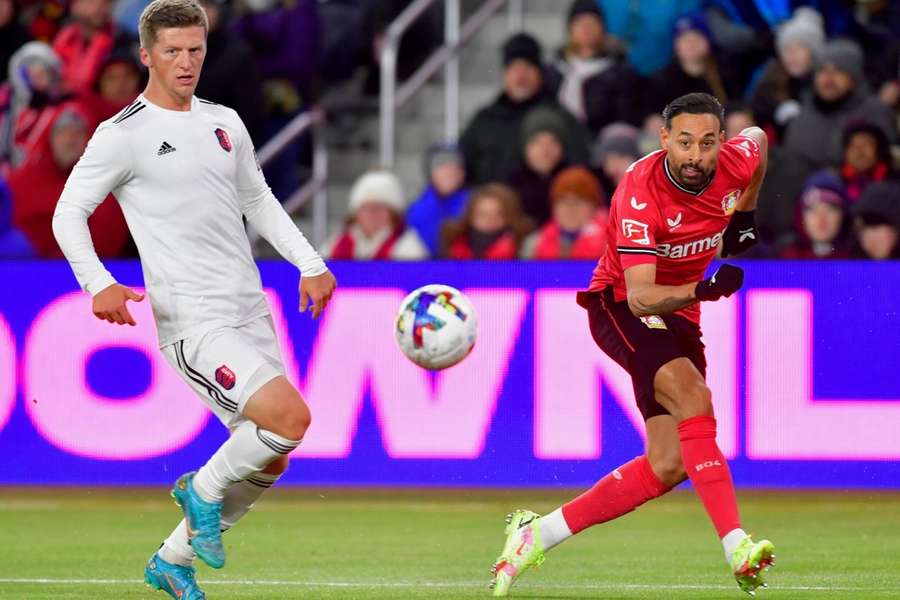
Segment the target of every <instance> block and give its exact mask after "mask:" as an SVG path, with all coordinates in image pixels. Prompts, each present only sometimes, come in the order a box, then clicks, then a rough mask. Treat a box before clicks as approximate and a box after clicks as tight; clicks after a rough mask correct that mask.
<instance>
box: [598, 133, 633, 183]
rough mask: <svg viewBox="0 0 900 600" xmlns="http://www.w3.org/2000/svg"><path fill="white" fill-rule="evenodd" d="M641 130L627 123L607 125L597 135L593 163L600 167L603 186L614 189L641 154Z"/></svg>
mask: <svg viewBox="0 0 900 600" xmlns="http://www.w3.org/2000/svg"><path fill="white" fill-rule="evenodd" d="M640 139H641V132H640V130H639V129H638V128H637V127H634V126H633V125H629V124H627V123H613V124H611V125H607V126H606V127H604V128H603V130H602V131H601V132H600V135H599V136H597V142H596V143H595V144H594V149H593V156H592V158H591V164H592V165H594V167H595V168H597V169H598V171H599V174H600V177H601V181H602V183H603V187H604V188H606V189H607V190H614V189H616V186H617V185H619V182H620V181H621V180H622V177H624V176H625V170H626V169H627V168H628V167H629V166H631V163H633V162H634V161H636V160H637V159H638V158H640V156H641V151H640V149H639V147H638V143H639V141H640Z"/></svg>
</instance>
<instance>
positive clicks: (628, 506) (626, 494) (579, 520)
mask: <svg viewBox="0 0 900 600" xmlns="http://www.w3.org/2000/svg"><path fill="white" fill-rule="evenodd" d="M670 489H672V488H670V487H668V486H666V485H665V484H663V482H661V481H660V480H659V479H658V478H657V477H656V474H655V473H654V472H653V469H651V468H650V462H649V461H647V457H646V456H638V457H637V458H635V459H634V460H632V461H631V462H627V463H625V464H624V465H622V466H621V467H619V468H618V469H616V470H614V471H613V472H612V473H610V474H608V475H607V476H606V477H604V478H603V479H601V480H600V481H598V482H597V484H596V485H594V487H592V488H591V489H589V490H588V491H586V492H585V493H583V494H581V495H580V496H578V497H577V498H575V499H574V500H572V501H571V502H569V503H568V504H565V505H563V507H562V513H563V517H564V518H565V519H566V524H567V525H568V526H569V530H570V531H571V532H572V533H578V532H579V531H582V530H583V529H587V528H588V527H590V526H592V525H599V524H600V523H605V522H606V521H612V520H613V519H616V518H618V517H621V516H622V515H624V514H628V513H630V512H631V511H633V510H634V509H635V508H637V507H638V506H640V505H641V504H643V503H644V502H646V501H647V500H653V499H654V498H658V497H660V496H662V495H663V494H665V493H666V492H668V491H669V490H670Z"/></svg>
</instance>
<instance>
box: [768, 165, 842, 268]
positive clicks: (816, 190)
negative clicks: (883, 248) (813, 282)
mask: <svg viewBox="0 0 900 600" xmlns="http://www.w3.org/2000/svg"><path fill="white" fill-rule="evenodd" d="M846 210H847V197H846V196H845V195H844V186H843V184H842V183H841V180H840V179H838V177H837V176H835V175H834V174H832V173H830V172H828V171H820V172H818V173H815V174H814V175H812V176H811V177H810V178H809V179H808V180H807V182H806V188H805V189H804V190H803V193H802V194H801V195H800V198H799V199H798V202H797V240H796V241H795V242H794V243H793V244H792V245H790V246H788V247H787V248H785V249H784V250H782V251H781V252H780V253H779V255H780V257H781V258H848V257H849V256H850V249H849V244H848V241H847V233H848V227H847V226H846V225H847V220H846V219H845V217H846Z"/></svg>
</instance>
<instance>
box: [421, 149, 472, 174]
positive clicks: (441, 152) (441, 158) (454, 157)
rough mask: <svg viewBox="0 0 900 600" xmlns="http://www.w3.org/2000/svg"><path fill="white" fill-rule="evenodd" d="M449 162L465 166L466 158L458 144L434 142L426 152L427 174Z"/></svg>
mask: <svg viewBox="0 0 900 600" xmlns="http://www.w3.org/2000/svg"><path fill="white" fill-rule="evenodd" d="M448 163H452V164H456V165H459V166H463V165H464V164H465V158H464V157H463V154H462V150H461V149H460V147H459V146H458V145H457V144H449V143H444V144H434V145H432V146H431V147H429V148H428V150H427V151H426V152H425V176H426V177H428V176H429V175H431V172H432V171H434V170H435V169H437V168H438V167H440V166H441V165H446V164H448Z"/></svg>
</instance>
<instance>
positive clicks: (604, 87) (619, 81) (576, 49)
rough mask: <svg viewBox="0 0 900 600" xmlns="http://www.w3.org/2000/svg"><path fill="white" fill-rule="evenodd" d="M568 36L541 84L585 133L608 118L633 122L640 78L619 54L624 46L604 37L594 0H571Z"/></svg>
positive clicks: (593, 129) (601, 124)
mask: <svg viewBox="0 0 900 600" xmlns="http://www.w3.org/2000/svg"><path fill="white" fill-rule="evenodd" d="M567 22H568V40H567V43H566V46H565V47H564V48H562V49H561V50H560V52H559V56H558V57H557V59H556V61H555V62H554V63H553V64H551V65H550V67H549V68H548V72H547V87H549V88H550V89H551V90H552V91H553V93H554V95H555V96H556V97H557V99H558V100H559V103H560V104H561V105H562V106H563V107H565V108H566V109H567V110H568V111H569V112H570V113H572V114H573V115H575V117H576V118H577V119H578V120H579V121H580V122H582V123H584V124H585V125H587V127H588V129H589V131H590V132H591V136H592V137H593V136H595V135H596V134H597V132H598V131H600V129H601V128H603V127H604V126H606V125H608V124H609V123H612V122H614V121H634V122H637V119H638V118H639V117H640V115H639V114H638V110H636V105H637V98H638V97H639V94H640V89H639V84H640V79H639V77H638V75H637V73H636V72H635V71H634V70H633V69H632V68H631V66H630V65H629V64H628V62H627V61H626V60H625V58H624V48H622V47H621V46H620V45H619V44H618V42H616V41H615V40H614V39H613V38H610V37H608V36H607V35H606V26H605V24H604V22H603V13H601V12H600V9H599V7H598V6H597V3H596V2H595V0H574V2H573V3H572V6H571V7H570V8H569V17H568V21H567Z"/></svg>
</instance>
